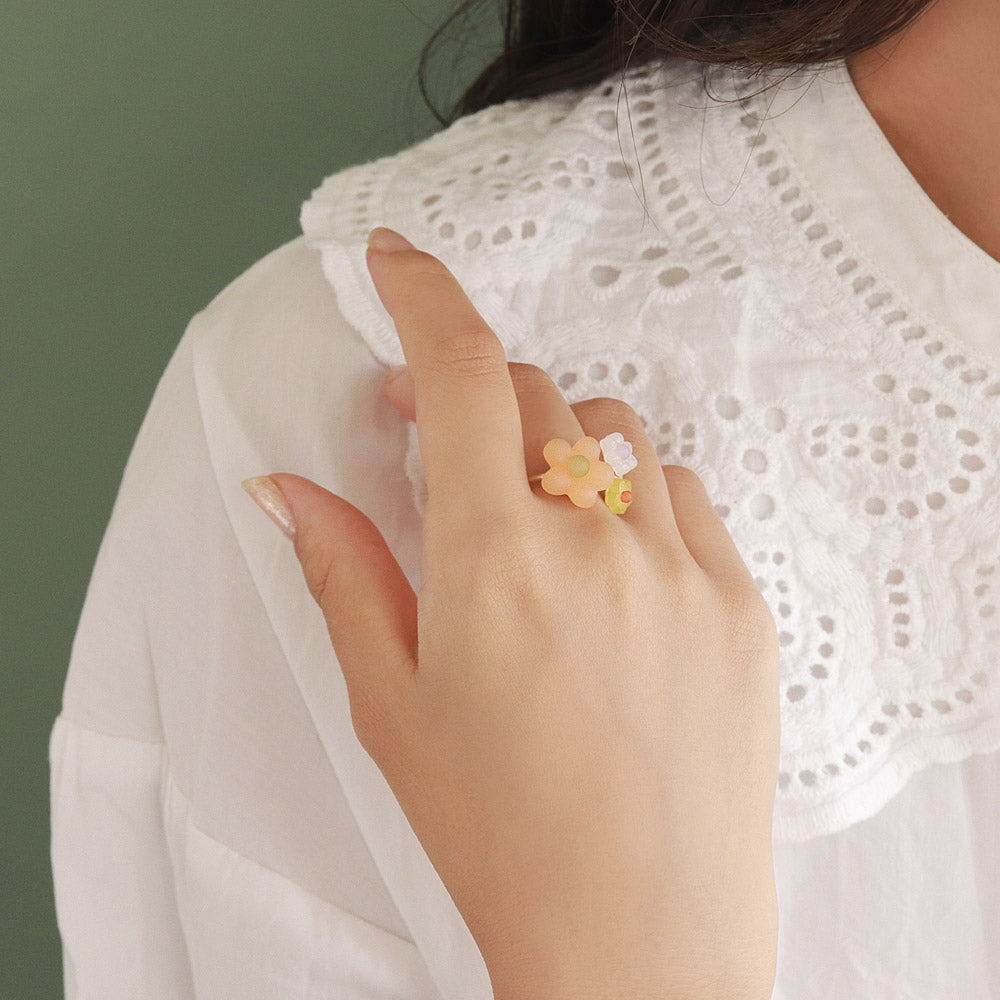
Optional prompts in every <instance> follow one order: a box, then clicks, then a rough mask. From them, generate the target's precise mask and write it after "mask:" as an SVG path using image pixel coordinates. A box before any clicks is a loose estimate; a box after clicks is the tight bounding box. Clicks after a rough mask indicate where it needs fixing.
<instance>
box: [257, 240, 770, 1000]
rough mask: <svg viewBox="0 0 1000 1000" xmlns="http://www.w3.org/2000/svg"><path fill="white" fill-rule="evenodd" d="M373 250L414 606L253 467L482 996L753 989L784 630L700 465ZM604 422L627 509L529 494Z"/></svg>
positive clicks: (447, 291) (446, 278) (365, 741)
mask: <svg viewBox="0 0 1000 1000" xmlns="http://www.w3.org/2000/svg"><path fill="white" fill-rule="evenodd" d="M368 263H369V269H370V272H371V274H372V277H373V279H374V281H375V286H376V289H377V291H378V294H379V297H380V298H381V300H382V303H383V304H384V306H385V308H386V309H387V310H388V312H389V314H390V315H391V316H392V318H393V320H394V321H395V324H396V329H397V332H398V334H399V337H400V340H401V343H402V347H403V352H404V355H405V357H406V361H407V365H408V368H409V371H410V372H411V373H412V395H411V396H409V398H408V394H407V392H406V390H405V383H401V385H400V386H398V387H397V390H396V392H395V393H393V391H392V390H389V393H390V396H394V398H395V399H396V401H397V404H398V405H399V406H400V408H401V409H402V410H403V412H405V413H407V415H408V416H411V417H413V418H415V419H416V422H417V431H418V436H419V442H420V451H421V456H422V458H423V462H424V468H425V473H426V478H427V485H428V501H427V506H426V510H425V515H424V525H423V539H422V541H423V549H422V562H421V588H420V595H419V598H418V597H417V596H416V595H415V594H414V593H413V590H412V588H411V587H410V585H409V583H408V582H407V580H406V577H405V576H404V574H403V572H402V571H401V569H400V568H399V565H398V563H397V562H396V560H395V558H394V557H393V555H392V553H391V552H390V551H389V548H388V546H387V545H386V543H385V540H384V539H383V538H382V535H381V534H380V533H379V532H378V530H377V529H376V528H375V526H374V525H373V524H372V523H371V521H370V520H369V519H368V518H367V517H366V516H365V515H364V514H363V513H362V512H361V511H359V510H357V508H355V507H353V506H352V505H351V504H348V503H347V502H346V501H345V500H343V499H341V498H340V497H337V496H335V495H334V494H332V493H329V492H328V491H326V490H324V489H322V488H321V487H319V486H317V485H315V484H314V483H311V482H310V481H309V480H306V479H303V478H301V477H299V476H294V475H290V474H285V473H281V474H276V475H274V476H273V477H272V479H273V481H274V482H275V483H276V484H277V486H278V488H279V490H280V493H281V494H282V495H283V498H284V500H285V501H286V502H287V505H288V507H289V508H290V517H291V519H292V521H293V522H294V541H295V549H296V553H297V555H298V557H299V559H300V561H301V564H302V569H303V572H304V575H305V579H306V582H307V584H308V586H309V589H310V591H311V593H312V595H313V597H314V598H315V599H316V601H317V603H318V604H319V606H320V608H321V609H322V612H323V615H324V617H325V619H326V622H327V626H328V629H329V633H330V639H331V641H332V643H333V647H334V650H335V652H336V654H337V658H338V660H339V662H340V665H341V668H342V669H343V671H344V676H345V679H346V683H347V687H348V693H349V698H350V705H351V716H352V721H353V725H354V729H355V732H356V734H357V737H358V739H359V740H360V742H361V744H362V746H363V747H364V748H365V750H366V751H367V752H368V753H369V754H370V755H371V757H372V759H373V760H374V761H375V763H376V764H377V765H378V767H379V768H380V770H381V771H382V773H383V775H384V776H385V779H386V781H387V782H388V784H389V785H390V787H391V788H392V790H393V793H394V794H395V796H396V798H397V800H398V801H399V804H400V806H401V807H402V809H403V811H404V812H405V814H406V816H407V818H408V820H409V822H410V824H411V826H412V828H413V830H414V832H415V833H416V835H417V837H418V838H419V839H420V842H421V844H422V845H423V847H424V849H425V851H426V852H427V855H428V857H429V858H430V860H431V862H432V863H433V865H434V867H435V869H436V870H437V872H438V874H439V875H440V877H441V879H442V881H443V882H444V884H445V886H446V887H447V888H448V891H449V892H450V894H451V896H452V898H453V900H454V902H455V905H456V906H457V907H458V909H459V911H460V913H461V914H462V917H463V918H464V920H465V922H466V924H467V926H468V927H469V930H470V932H471V933H472V935H473V937H474V938H475V940H476V943H477V945H478V946H479V949H480V951H481V953H482V956H483V959H484V961H485V963H486V966H487V969H488V970H489V973H490V978H491V981H492V983H493V988H494V993H495V996H496V997H497V998H498V1000H534V998H536V997H538V998H541V997H545V998H546V1000H561V998H563V997H573V998H581V997H582V998H590V997H595V998H596V997H602V998H608V997H618V996H620V997H626V996H627V997H630V998H634V997H639V996H641V997H643V998H644V1000H655V998H657V997H675V996H676V997H685V998H693V997H702V996H706V997H707V996H711V997H713V998H714V997H726V998H727V1000H728V998H734V997H769V996H770V995H771V989H772V987H773V982H774V975H775V962H776V952H777V897H776V891H775V885H774V871H773V860H772V853H771V817H772V811H773V807H774V791H775V783H776V778H777V769H778V748H779V710H778V641H777V630H776V627H775V624H774V620H773V618H772V616H771V613H770V610H769V609H768V607H767V604H766V602H765V601H764V599H763V598H762V597H761V595H760V593H759V591H758V589H757V587H756V585H755V583H754V580H753V577H752V576H751V574H750V572H749V571H748V569H747V567H746V565H745V564H744V563H743V561H742V559H741V558H740V555H739V552H738V551H737V549H736V546H735V545H734V543H733V541H732V539H731V537H730V536H729V534H728V532H727V531H726V529H725V526H724V525H723V524H722V522H721V520H720V519H719V517H718V515H717V514H716V512H715V510H714V509H713V508H712V505H711V502H710V500H709V497H708V496H707V494H706V492H705V489H704V487H703V486H702V483H701V481H700V480H699V479H698V478H697V476H695V475H694V474H693V473H691V472H690V471H688V470H687V469H684V468H682V467H678V466H664V467H662V468H661V466H660V465H659V462H658V461H657V455H656V451H655V449H654V447H653V445H652V443H651V442H650V440H649V438H648V437H647V436H646V434H645V432H644V430H643V428H642V425H641V423H640V422H639V420H638V417H637V416H636V415H635V413H634V411H632V410H631V409H630V408H629V407H628V406H627V405H626V404H624V403H622V402H620V401H618V400H613V399H591V400H586V401H585V402H582V403H577V404H576V405H574V406H572V407H571V406H569V405H568V404H567V403H566V401H565V399H564V398H563V396H562V394H561V393H560V392H559V390H558V388H557V387H556V386H555V385H554V383H553V382H552V381H551V380H550V379H549V378H548V376H547V375H546V374H545V373H544V372H543V371H542V370H541V369H539V368H535V367H533V366H530V365H510V366H508V364H507V360H506V357H505V355H504V351H503V347H502V345H501V344H500V342H499V340H498V339H497V337H496V335H495V334H494V333H493V331H492V330H490V329H489V327H488V326H487V325H486V323H485V322H484V321H483V319H482V317H481V316H480V315H479V314H478V312H476V310H475V308H474V307H473V305H472V303H471V302H470V301H469V299H468V298H467V297H466V295H465V294H464V292H463V291H462V289H461V288H460V286H459V285H458V283H457V282H456V280H455V278H454V277H453V276H452V274H451V273H450V272H449V271H448V270H447V269H446V268H445V266H444V265H443V264H442V263H441V262H440V261H439V260H437V259H436V258H434V257H432V256H431V255H429V254H426V253H422V252H420V251H418V250H415V249H404V250H402V251H401V252H398V253H392V254H384V253H375V252H374V251H372V250H369V256H368ZM616 430H617V431H620V432H621V433H622V434H623V435H624V436H625V438H626V440H628V441H631V442H632V444H633V446H634V453H635V456H636V458H637V459H638V466H637V467H636V468H635V469H634V470H633V471H632V472H630V473H629V475H628V478H629V479H630V480H631V482H632V490H633V495H634V501H633V503H632V506H631V507H630V508H629V510H628V511H627V512H626V513H625V514H624V515H622V516H618V515H615V514H613V513H612V512H611V511H610V510H609V509H608V508H607V506H606V505H605V504H604V502H603V500H602V499H599V500H598V502H597V503H596V504H595V505H594V506H593V507H591V508H587V509H581V508H578V507H576V506H575V505H574V504H573V503H572V502H571V501H570V500H569V498H568V497H565V496H561V497H554V496H550V495H548V494H547V493H545V492H544V491H543V490H542V488H541V486H540V484H538V483H537V482H536V483H534V484H529V481H528V478H529V476H531V475H537V474H540V473H542V472H544V471H545V470H546V468H547V463H546V462H545V461H544V459H543V457H542V448H543V446H544V444H545V443H546V442H547V441H548V440H550V439H551V438H563V439H565V440H566V441H568V442H569V443H570V444H574V443H575V442H577V441H578V440H579V439H580V438H581V437H584V436H585V435H589V436H592V437H595V438H598V439H600V438H602V437H604V436H605V435H607V434H609V433H611V432H612V431H616Z"/></svg>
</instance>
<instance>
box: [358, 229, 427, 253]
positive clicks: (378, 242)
mask: <svg viewBox="0 0 1000 1000" xmlns="http://www.w3.org/2000/svg"><path fill="white" fill-rule="evenodd" d="M368 248H369V249H370V250H374V251H375V252H376V253H396V251H397V250H416V247H415V246H414V245H413V244H412V243H411V242H410V241H409V240H408V239H405V238H404V237H402V236H400V235H399V233H397V232H396V230H395V229H386V228H385V226H377V227H376V228H375V229H373V230H372V231H371V232H370V233H369V234H368Z"/></svg>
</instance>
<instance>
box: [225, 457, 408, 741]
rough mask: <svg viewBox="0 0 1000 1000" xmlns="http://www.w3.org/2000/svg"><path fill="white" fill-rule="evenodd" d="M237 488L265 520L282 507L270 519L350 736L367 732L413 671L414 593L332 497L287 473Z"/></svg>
mask: <svg viewBox="0 0 1000 1000" xmlns="http://www.w3.org/2000/svg"><path fill="white" fill-rule="evenodd" d="M268 482H270V483H273V484H274V487H276V491H275V490H273V489H272V490H269V489H268V486H267V484H268ZM255 484H258V485H255ZM244 488H245V489H246V490H247V492H248V493H249V494H250V495H251V496H252V497H253V499H254V500H255V502H257V503H258V504H259V505H260V506H261V507H262V509H264V510H265V512H266V513H268V515H269V516H270V517H272V519H275V514H274V513H272V511H271V510H269V509H268V506H265V504H268V505H271V506H274V507H280V504H281V503H282V502H284V503H285V505H286V506H287V517H286V518H282V517H281V513H282V512H280V511H279V512H276V513H277V514H278V523H281V521H282V520H284V523H285V525H287V527H288V529H289V530H286V534H289V533H291V534H292V540H293V543H294V545H295V554H296V555H297V556H298V559H299V563H300V564H301V566H302V572H303V574H304V575H305V579H306V584H307V585H308V587H309V592H310V593H311V594H312V596H313V599H314V600H315V601H316V603H317V604H318V605H319V607H320V609H321V610H322V612H323V617H324V618H325V619H326V625H327V630H328V631H329V633H330V641H331V642H332V643H333V648H334V651H335V652H336V654H337V659H338V660H339V661H340V667H341V669H342V670H343V672H344V679H345V681H346V682H347V689H348V696H349V698H350V701H351V715H352V718H353V721H354V728H355V730H356V731H358V730H361V729H363V730H366V731H368V732H371V731H372V728H373V727H374V728H377V727H378V726H379V724H380V723H381V722H382V721H383V718H384V716H385V713H386V711H387V710H389V709H390V707H391V705H392V703H393V702H394V701H395V700H396V699H397V698H398V697H399V696H400V695H401V694H402V691H403V688H404V682H405V681H406V680H407V679H409V678H411V677H412V675H413V671H414V669H415V660H416V656H415V653H416V649H417V597H416V595H415V594H414V592H413V588H412V587H411V586H410V583H409V581H408V580H407V579H406V576H405V575H404V573H403V571H402V569H400V567H399V563H398V562H396V558H395V556H393V554H392V552H391V551H390V550H389V546H388V545H387V544H386V541H385V539H384V538H383V537H382V534H381V532H380V531H379V530H378V528H376V527H375V525H374V524H373V523H372V522H371V521H370V520H369V518H368V517H367V516H366V515H365V514H363V513H362V512H361V511H360V510H358V509H357V507H354V506H353V505H352V504H349V503H348V502H347V501H346V500H344V499H342V498H341V497H338V496H337V495H336V494H334V493H331V492H330V491H329V490H326V489H323V487H322V486H317V485H316V483H314V482H312V481H311V480H309V479H304V478H303V477H302V476H295V475H292V474H291V473H287V472H279V473H275V474H273V475H271V476H264V477H260V478H259V479H256V480H247V482H246V483H245V484H244ZM256 494H263V497H262V499H258V495H256ZM283 530H285V529H284V528H283ZM385 721H388V720H385ZM360 735H361V733H360V732H359V736H360ZM362 742H364V740H362Z"/></svg>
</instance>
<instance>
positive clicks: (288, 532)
mask: <svg viewBox="0 0 1000 1000" xmlns="http://www.w3.org/2000/svg"><path fill="white" fill-rule="evenodd" d="M241 485H242V486H243V489H245V490H246V491H247V493H249V494H250V497H251V499H252V500H253V502H254V503H255V504H257V506H258V507H260V509H261V510H262V511H263V512H264V513H265V514H267V516H268V517H269V518H270V519H271V520H272V521H274V523H275V524H276V525H277V526H278V527H279V528H281V530H282V531H283V532H284V534H285V537H286V538H294V537H295V521H294V519H293V518H292V511H291V509H290V508H289V506H288V502H287V501H286V500H285V497H284V495H283V494H282V492H281V490H279V489H278V484H277V483H276V482H275V481H274V480H273V479H272V478H271V477H270V476H254V477H253V478H252V479H244V480H243V482H242V484H241Z"/></svg>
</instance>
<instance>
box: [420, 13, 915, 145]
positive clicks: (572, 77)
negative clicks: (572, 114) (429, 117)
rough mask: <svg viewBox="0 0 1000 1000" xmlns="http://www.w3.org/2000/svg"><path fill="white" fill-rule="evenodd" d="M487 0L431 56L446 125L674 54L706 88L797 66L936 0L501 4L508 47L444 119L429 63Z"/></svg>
mask: <svg viewBox="0 0 1000 1000" xmlns="http://www.w3.org/2000/svg"><path fill="white" fill-rule="evenodd" d="M480 2H481V0H463V2H461V4H460V6H459V7H458V8H457V9H455V10H454V11H453V12H452V13H451V14H450V15H449V16H448V18H447V20H446V21H445V22H444V23H443V24H442V25H440V27H438V29H437V30H436V31H435V32H434V34H433V35H432V36H431V38H430V40H429V41H428V42H427V45H426V46H425V47H424V49H423V52H422V53H421V57H420V68H419V73H418V76H419V81H420V90H421V93H422V94H423V96H424V100H425V101H426V102H427V104H428V106H429V107H430V109H431V112H432V113H433V114H434V116H435V117H436V118H437V120H438V121H439V122H440V123H441V124H442V125H449V124H451V123H452V122H453V121H454V120H455V119H456V118H460V117H462V116H463V115H467V114H471V113H473V112H475V111H480V110H482V109H483V108H486V107H489V106H490V105H492V104H500V103H502V102H503V101H507V100H511V99H514V98H529V97H539V96H541V95H543V94H549V93H554V92H556V91H559V90H565V89H571V88H575V87H582V86H586V85H588V84H591V85H592V84H596V83H599V82H600V81H601V80H603V79H605V78H607V77H608V76H610V75H611V74H612V73H618V72H622V73H624V72H625V71H626V70H627V69H628V68H629V67H630V66H632V65H642V64H643V63H645V62H649V61H650V60H653V59H656V58H659V57H661V56H665V55H677V56H681V57H684V58H687V59H692V60H696V61H698V62H701V63H704V64H705V86H706V89H707V88H708V70H709V66H710V65H711V64H715V65H723V64H729V65H733V66H738V67H742V68H744V69H747V70H749V71H751V73H752V74H754V75H759V74H760V73H761V72H762V71H763V70H764V69H765V68H766V67H771V66H774V67H788V69H789V72H794V71H795V70H796V69H797V68H798V67H800V66H806V65H810V64H813V63H824V62H831V61H833V60H836V59H841V58H845V57H847V56H849V55H852V54H854V53H856V52H860V51H862V50H863V49H867V48H870V47H872V46H874V45H876V44H878V43H879V42H882V41H884V40H885V39H887V38H888V37H890V36H891V35H894V34H896V33H897V32H899V31H901V30H902V29H903V28H905V27H907V26H908V25H909V24H910V23H911V22H912V21H913V20H914V19H915V18H916V17H917V16H918V15H919V14H920V13H921V12H922V11H923V10H924V8H926V7H927V6H929V4H930V3H932V2H933V0H745V2H744V0H497V2H499V3H500V4H501V12H502V14H503V22H502V27H503V50H502V52H501V53H500V55H499V56H497V57H496V58H495V59H494V60H493V62H491V63H490V64H489V65H488V66H487V67H486V69H484V70H482V71H481V72H480V74H479V76H478V77H477V78H476V79H475V82H474V83H473V84H472V85H471V86H470V87H469V88H468V89H467V90H466V91H465V93H464V94H463V95H462V96H461V97H460V98H459V99H458V101H457V102H456V104H455V106H454V107H453V108H452V110H451V112H450V113H449V115H448V116H447V117H443V116H442V115H441V114H440V113H439V112H438V111H437V109H436V108H435V107H434V105H433V104H432V103H431V100H430V98H429V97H428V94H427V89H426V84H425V69H426V64H427V62H428V60H429V59H430V57H431V53H432V50H433V49H434V47H435V46H436V44H437V43H438V41H439V40H440V39H441V38H442V36H443V35H444V33H445V32H446V30H447V29H448V28H449V27H450V26H451V25H452V24H454V23H455V22H456V21H458V20H460V19H461V18H463V17H468V16H469V15H470V14H471V13H472V12H473V11H474V9H475V8H476V7H477V6H478V5H479V4H480ZM504 6H505V7H506V9H505V10H504Z"/></svg>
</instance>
